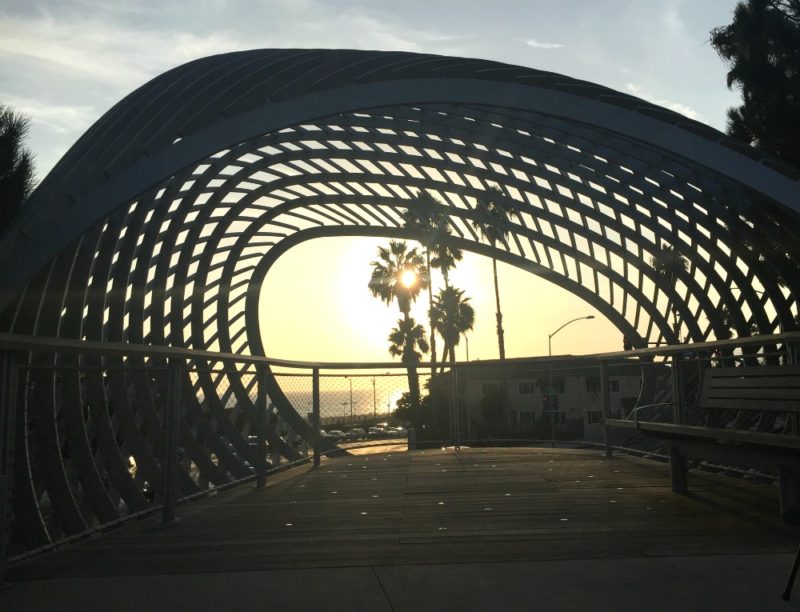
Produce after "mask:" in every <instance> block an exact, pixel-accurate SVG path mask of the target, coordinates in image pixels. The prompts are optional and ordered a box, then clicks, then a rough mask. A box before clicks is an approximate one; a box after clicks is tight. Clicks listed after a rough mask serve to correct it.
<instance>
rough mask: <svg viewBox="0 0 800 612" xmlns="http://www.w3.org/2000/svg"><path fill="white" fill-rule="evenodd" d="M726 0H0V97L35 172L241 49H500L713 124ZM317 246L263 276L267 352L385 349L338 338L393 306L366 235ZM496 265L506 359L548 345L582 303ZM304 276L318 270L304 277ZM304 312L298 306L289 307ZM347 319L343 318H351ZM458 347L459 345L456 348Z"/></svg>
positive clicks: (487, 342) (562, 348)
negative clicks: (187, 67) (123, 112)
mask: <svg viewBox="0 0 800 612" xmlns="http://www.w3.org/2000/svg"><path fill="white" fill-rule="evenodd" d="M735 4H736V2H735V1H734V0H702V1H692V0H659V1H652V0H561V1H559V2H555V1H553V0H526V1H522V0H520V1H516V2H515V1H502V0H498V1H495V2H473V1H471V0H439V1H436V2H431V1H430V0H426V1H424V2H423V1H415V0H405V1H404V2H397V1H392V2H388V1H385V0H376V1H371V2H367V1H365V2H361V3H356V2H345V1H332V0H328V1H325V0H265V1H262V2H255V1H251V2H247V1H236V0H195V1H193V2H186V3H181V2H169V1H164V0H160V1H158V2H154V1H151V0H139V1H130V0H129V1H125V0H118V1H114V0H105V1H104V0H74V1H71V2H36V1H31V0H5V1H4V2H3V3H2V5H0V103H3V104H9V105H11V106H13V107H15V108H17V109H19V110H22V111H24V112H25V113H27V114H28V115H29V116H30V117H31V119H32V123H33V125H32V130H31V138H30V141H29V145H30V148H31V149H32V150H33V151H34V152H35V154H36V159H37V170H38V173H39V175H40V176H44V175H45V174H46V173H47V171H48V170H49V169H50V168H51V167H52V166H53V165H54V164H55V162H56V161H57V160H58V158H59V157H60V156H61V155H63V154H64V152H65V151H66V150H67V148H68V147H69V146H70V145H71V144H72V143H73V142H74V141H75V140H76V139H77V138H78V137H79V136H80V135H81V134H82V133H83V132H84V131H85V130H86V129H87V128H88V127H89V126H90V125H91V124H92V123H93V122H94V121H95V120H96V119H98V118H99V117H100V116H101V115H102V114H103V113H104V112H105V111H106V110H107V109H108V108H109V107H111V106H112V105H113V104H114V103H115V102H117V101H118V100H119V99H120V98H122V97H123V96H124V95H126V94H127V93H129V92H130V91H132V90H133V89H135V88H136V87H138V86H139V85H141V84H143V83H145V82H146V81H148V80H149V79H151V78H153V77H155V76H156V75H158V74H160V73H161V72H163V71H165V70H167V69H169V68H171V67H173V66H175V65H178V64H182V63H184V62H187V61H189V60H192V59H194V58H197V57H202V56H205V55H211V54H214V53H221V52H226V51H232V50H236V49H248V48H267V47H314V48H337V47H338V48H360V49H386V50H408V51H421V52H430V53H440V54H446V55H457V56H468V57H480V58H485V59H492V60H499V61H503V62H508V63H513V64H518V65H522V66H529V67H533V68H538V69H543V70H550V71H554V72H559V73H562V74H566V75H569V76H572V77H576V78H580V79H586V80H589V81H593V82H596V83H600V84H603V85H606V86H608V87H611V88H614V89H617V90H619V91H623V92H626V93H630V94H633V95H637V96H639V97H642V98H645V99H647V100H650V101H652V102H654V103H656V104H660V105H662V106H666V107H668V108H671V109H673V110H676V111H678V112H682V113H684V114H686V115H688V116H690V117H692V118H694V119H697V120H699V121H702V122H705V123H707V124H709V125H712V126H714V127H716V128H718V129H723V128H724V121H725V110H726V108H727V107H728V106H731V105H733V104H735V103H736V100H737V98H736V95H735V93H732V92H730V91H728V90H727V89H726V87H725V66H724V65H723V63H722V62H721V60H720V59H719V58H718V57H717V55H716V53H715V52H714V50H713V49H712V48H711V47H710V45H709V44H708V33H709V30H710V29H711V28H713V27H715V26H719V25H724V24H726V23H728V22H729V21H730V19H731V16H732V11H733V8H734V6H735ZM326 245H327V246H324V245H323V246H320V245H319V244H316V245H315V244H313V243H312V244H308V245H304V246H301V247H297V248H296V249H294V252H293V253H291V252H290V254H289V255H288V256H286V257H285V258H284V259H283V260H282V261H281V262H280V263H279V265H278V267H277V268H276V269H275V271H274V273H273V274H272V275H271V278H268V280H267V283H268V286H273V287H274V286H276V284H277V286H281V287H283V288H284V289H283V291H284V293H285V299H281V300H275V301H274V302H275V303H271V304H270V315H271V316H273V319H272V323H269V324H268V326H267V331H266V335H267V350H268V353H269V354H271V355H274V356H280V357H303V358H318V359H376V360H384V359H386V357H387V354H386V352H385V351H386V342H385V334H383V333H377V334H376V333H375V332H373V333H372V334H370V337H369V339H366V338H365V339H363V341H356V340H355V339H353V340H352V341H349V340H347V339H346V338H348V337H351V338H354V336H353V330H356V329H363V328H364V326H363V325H360V327H359V324H360V322H363V320H364V317H370V320H373V319H374V320H375V321H376V326H377V325H379V324H380V325H387V324H388V325H390V324H391V322H392V321H393V320H395V319H396V316H397V314H396V312H394V311H389V310H388V309H386V307H385V306H383V305H381V304H379V303H377V302H375V301H373V300H372V299H371V298H370V297H369V295H368V293H367V290H366V288H365V287H366V282H367V278H368V275H369V266H368V262H369V260H370V259H371V258H372V253H374V250H375V245H376V242H375V241H367V240H355V241H353V240H337V241H326ZM322 254H324V256H322V257H321V258H320V257H319V256H320V255H322ZM364 260H366V262H367V263H366V268H365V270H366V271H365V272H363V273H362V272H358V271H355V270H354V269H353V267H352V266H349V267H345V266H343V262H344V261H352V262H361V261H364ZM321 261H322V263H320V262H321ZM360 265H364V264H360ZM321 268H324V269H321ZM343 271H346V273H345V272H343ZM342 274H345V276H346V277H347V279H345V280H349V282H351V283H352V285H347V284H346V283H345V282H344V281H341V280H340V281H337V282H338V284H335V283H334V281H333V280H332V279H334V278H337V279H338V278H340V277H341V276H342ZM361 274H364V275H365V277H364V278H363V280H358V282H357V283H356V281H355V280H353V279H356V278H358V279H360V275H361ZM461 274H462V280H461V281H460V282H461V285H460V286H462V287H464V288H465V289H466V290H467V292H468V294H470V295H472V296H473V300H474V302H475V304H476V306H477V308H478V328H477V329H476V333H475V334H474V336H473V337H472V338H471V340H470V357H472V358H473V359H474V358H475V357H480V358H484V359H486V358H490V357H496V352H497V347H496V340H493V338H494V320H493V319H494V314H493V312H494V309H493V307H492V300H493V297H492V294H491V277H490V276H489V274H490V265H489V263H488V262H482V261H479V259H478V258H470V261H469V262H467V264H465V265H464V266H462V271H461ZM501 274H502V275H503V277H502V279H501V282H502V283H503V284H502V285H501V290H504V294H505V300H506V303H507V306H506V319H507V321H506V323H507V325H506V327H507V330H508V339H507V343H508V353H509V355H511V356H520V355H526V354H542V353H546V352H547V334H548V332H551V331H553V329H555V328H556V327H558V326H559V325H560V324H561V323H562V322H563V321H565V320H568V319H569V318H571V317H572V316H581V315H583V314H584V313H586V314H589V313H591V312H592V310H591V309H589V308H588V307H586V306H585V305H582V304H581V303H580V302H579V301H578V300H577V298H574V297H572V296H569V295H568V294H565V293H564V292H562V291H560V290H553V289H551V288H549V287H548V286H547V285H546V284H545V283H542V282H541V281H538V280H536V279H534V278H533V277H532V276H531V275H529V274H524V273H520V272H516V271H512V270H511V269H510V268H508V267H506V266H503V267H502V269H501ZM303 275H306V276H303ZM314 276H316V277H317V280H316V281H315V282H309V281H308V279H309V278H311V277H314ZM299 278H304V279H305V280H304V281H302V282H300V281H299V280H298V279H299ZM359 287H360V288H359ZM287 288H289V289H290V290H289V291H287ZM320 291H323V292H324V291H330V292H334V293H335V294H336V295H337V296H339V297H338V298H337V300H335V301H333V302H332V301H330V300H328V302H327V303H326V304H325V306H326V308H325V309H323V308H322V306H321V304H320V300H319V295H320ZM270 293H271V294H272V295H274V294H275V293H273V292H272V291H271V292H270ZM343 295H346V299H345V298H343V297H342V296H343ZM278 302H279V303H278ZM309 302H310V303H309ZM301 312H302V314H303V315H305V316H304V317H301V316H298V314H300V313H301ZM273 313H274V315H273ZM353 317H356V320H355V322H352V323H351V322H349V321H350V318H353ZM381 317H383V318H382V319H381ZM287 318H288V319H290V321H287ZM276 321H280V322H279V323H277V324H276V323H275V322H276ZM379 321H380V323H379ZM387 321H388V323H387ZM351 324H352V325H353V327H352V328H351V327H350V326H351ZM581 328H582V329H581ZM323 332H324V334H325V336H324V337H325V340H323V341H321V342H320V341H318V342H315V344H314V346H315V348H314V351H316V352H314V353H312V354H309V353H308V348H307V347H308V345H307V344H306V343H305V342H298V340H299V339H300V337H301V336H303V335H307V337H316V338H319V337H320V336H321V335H322V334H323ZM328 333H330V334H332V335H330V336H328V335H327V334H328ZM348 333H349V334H350V335H349V336H348V335H347V334H348ZM386 333H388V328H387V330H386ZM620 344H621V340H620V338H619V334H618V333H617V332H615V331H614V330H613V329H611V327H610V325H608V324H607V323H605V322H604V321H585V322H584V321H582V322H580V323H577V324H575V325H574V326H571V328H568V329H566V330H564V332H562V334H559V336H557V342H556V339H554V347H553V348H554V352H556V353H558V352H575V353H578V352H593V351H596V350H607V349H608V350H611V349H618V348H620V346H619V345H620ZM460 352H461V356H462V357H463V348H462V349H461V351H460Z"/></svg>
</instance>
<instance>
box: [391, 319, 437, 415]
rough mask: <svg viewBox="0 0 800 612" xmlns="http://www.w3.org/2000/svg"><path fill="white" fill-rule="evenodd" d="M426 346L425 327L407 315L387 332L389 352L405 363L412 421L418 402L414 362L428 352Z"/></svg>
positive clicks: (417, 379)
mask: <svg viewBox="0 0 800 612" xmlns="http://www.w3.org/2000/svg"><path fill="white" fill-rule="evenodd" d="M428 348H429V347H428V341H427V340H426V339H425V328H424V327H422V325H420V324H419V323H417V322H416V321H415V320H414V319H413V318H411V317H408V316H407V317H405V318H403V319H398V320H397V327H395V328H393V329H392V331H391V333H390V334H389V353H390V354H391V355H392V356H393V357H400V360H401V361H402V362H403V363H404V364H406V371H407V373H408V391H409V393H410V395H411V402H412V419H411V420H412V422H416V416H417V415H416V412H415V410H416V408H417V407H418V403H419V377H418V376H417V368H416V364H418V363H419V361H420V358H421V357H422V354H423V353H427V352H428ZM417 349H419V350H417Z"/></svg>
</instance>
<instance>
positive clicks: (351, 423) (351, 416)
mask: <svg viewBox="0 0 800 612" xmlns="http://www.w3.org/2000/svg"><path fill="white" fill-rule="evenodd" d="M345 378H346V379H347V382H349V383H350V429H353V379H352V378H350V377H349V376H345Z"/></svg>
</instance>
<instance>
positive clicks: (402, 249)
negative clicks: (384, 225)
mask: <svg viewBox="0 0 800 612" xmlns="http://www.w3.org/2000/svg"><path fill="white" fill-rule="evenodd" d="M370 265H371V266H372V275H371V276H370V279H369V290H370V293H372V296H373V297H377V298H380V299H381V300H382V301H384V302H386V305H387V306H390V305H391V304H392V302H393V301H395V300H397V306H398V307H399V308H400V312H402V313H403V314H404V315H405V318H408V313H409V311H410V310H411V303H412V302H413V301H414V300H416V299H417V296H418V295H419V292H420V291H421V290H422V289H425V288H426V287H427V286H428V269H427V268H426V267H425V261H424V259H423V257H422V255H420V254H419V253H418V252H417V249H409V248H408V245H407V244H406V243H405V242H399V241H397V240H392V241H390V242H389V248H388V249H387V248H386V247H378V259H377V260H375V261H372V262H370ZM404 275H408V278H407V280H408V281H410V282H404V280H403V279H404Z"/></svg>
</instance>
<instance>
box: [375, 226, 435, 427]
mask: <svg viewBox="0 0 800 612" xmlns="http://www.w3.org/2000/svg"><path fill="white" fill-rule="evenodd" d="M370 265H371V266H372V274H371V276H370V280H369V285H368V287H369V290H370V293H372V295H373V296H374V297H377V298H380V299H381V300H382V301H383V302H385V303H386V304H387V305H391V304H392V302H394V301H395V300H396V301H397V306H398V308H399V309H400V312H401V313H402V314H403V318H402V319H400V322H402V323H403V325H402V326H398V328H396V329H395V330H392V335H390V336H389V341H390V343H391V345H390V347H389V352H390V353H391V354H392V355H393V356H395V357H396V356H400V357H401V358H402V361H403V363H405V364H406V366H407V367H406V370H407V372H408V390H409V392H410V393H411V400H412V403H413V405H414V406H418V405H419V379H418V377H417V370H416V364H417V363H419V356H418V354H417V353H416V348H417V347H419V348H420V349H422V347H423V346H424V351H423V352H427V351H428V343H427V341H426V340H425V333H424V330H423V331H422V336H421V339H422V343H420V342H418V341H417V340H416V339H415V338H416V335H415V334H416V331H415V329H416V327H419V328H420V330H421V329H422V327H421V326H419V325H417V323H416V322H415V321H414V319H412V318H411V317H410V315H409V312H410V311H411V303H412V302H413V301H414V300H416V299H417V296H418V295H419V293H420V291H422V289H424V288H426V287H427V286H428V269H427V268H426V267H425V262H424V259H423V257H422V255H420V254H419V253H418V252H417V250H416V249H409V248H408V246H407V245H406V243H405V242H399V241H396V240H392V241H390V242H389V248H386V247H378V259H377V260H375V261H373V262H370ZM408 273H411V274H412V275H413V276H412V278H411V279H409V280H410V282H404V275H405V274H408ZM398 330H400V331H401V332H402V333H403V334H404V336H403V338H402V342H403V343H404V344H401V346H402V347H403V348H402V349H393V346H394V345H395V344H397V343H395V342H394V341H393V340H392V337H393V336H394V333H395V331H398ZM423 343H424V344H423ZM398 350H399V352H398ZM414 417H415V418H414V419H412V421H413V422H414V423H415V424H416V417H417V413H416V411H415V413H414Z"/></svg>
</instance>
